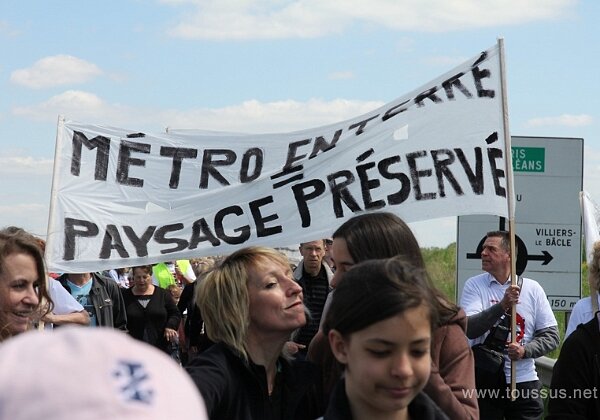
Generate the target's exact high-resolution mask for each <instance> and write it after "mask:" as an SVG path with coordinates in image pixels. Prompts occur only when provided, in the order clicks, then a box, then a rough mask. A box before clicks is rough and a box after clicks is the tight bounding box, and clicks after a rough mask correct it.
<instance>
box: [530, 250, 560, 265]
mask: <svg viewBox="0 0 600 420" xmlns="http://www.w3.org/2000/svg"><path fill="white" fill-rule="evenodd" d="M542 254H543V255H528V256H527V259H528V260H530V261H544V262H543V263H542V265H548V263H549V262H550V261H552V260H553V259H554V257H553V256H552V255H550V253H549V252H548V251H542Z"/></svg>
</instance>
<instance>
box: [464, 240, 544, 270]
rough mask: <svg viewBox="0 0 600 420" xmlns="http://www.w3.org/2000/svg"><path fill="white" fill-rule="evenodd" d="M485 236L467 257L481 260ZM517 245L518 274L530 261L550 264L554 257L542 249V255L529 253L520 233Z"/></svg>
mask: <svg viewBox="0 0 600 420" xmlns="http://www.w3.org/2000/svg"><path fill="white" fill-rule="evenodd" d="M485 238H486V237H485V236H484V237H483V238H482V239H481V241H479V244H478V245H477V249H476V250H475V252H468V253H467V259H469V260H479V259H481V251H482V250H483V243H484V242H485ZM515 239H516V242H517V244H516V246H517V267H516V268H517V275H519V276H520V275H521V274H523V272H524V271H525V268H526V267H527V262H528V261H543V262H542V265H548V263H549V262H550V261H552V260H553V259H554V257H553V256H552V255H550V253H549V252H548V251H542V255H529V253H528V252H527V247H526V246H525V242H523V240H521V238H519V235H515Z"/></svg>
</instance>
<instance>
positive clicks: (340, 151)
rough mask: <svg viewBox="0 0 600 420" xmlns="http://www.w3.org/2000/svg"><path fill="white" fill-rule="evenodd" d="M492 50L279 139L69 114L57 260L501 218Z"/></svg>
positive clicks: (52, 239)
mask: <svg viewBox="0 0 600 420" xmlns="http://www.w3.org/2000/svg"><path fill="white" fill-rule="evenodd" d="M499 78H500V75H499V64H498V51H497V48H496V47H494V48H491V49H489V50H487V51H485V52H483V53H482V54H480V55H478V56H477V57H475V58H473V59H472V60H470V61H468V62H466V63H465V64H463V65H462V66H459V67H457V68H456V69H454V70H453V71H452V72H449V73H447V74H445V75H443V76H441V77H439V78H438V79H436V80H434V81H432V82H431V83H429V84H427V85H425V86H424V87H422V88H420V89H417V90H415V91H413V92H411V93H410V94H408V95H405V96H404V97H402V98H399V99H398V100H396V101H393V102H391V103H390V104H387V105H385V106H384V107H382V108H380V109H378V110H375V111H373V112H372V113H369V114H367V115H364V116H361V117H358V118H355V119H352V120H349V121H344V122H341V123H336V124H331V125H329V126H324V127H319V128H315V129H308V130H303V131H298V132H293V133H283V134H235V133H215V132H205V131H200V130H169V132H168V133H164V134H148V133H140V132H137V131H131V130H125V129H118V128H111V127H99V126H93V125H86V124H81V123H76V122H72V121H62V120H61V121H60V122H59V130H58V136H57V154H56V156H55V175H54V182H53V192H52V203H51V221H50V225H49V231H48V253H47V258H48V263H49V268H50V269H52V270H56V271H75V272H81V271H94V270H100V269H105V268H114V267H120V266H131V265H134V264H139V263H152V262H158V261H164V260H172V259H177V258H190V257H193V256H200V255H215V254H223V253H228V252H231V251H232V250H234V249H236V248H239V247H241V246H248V245H254V244H262V245H270V246H279V245H289V244H295V243H298V242H300V241H305V240H312V239H316V238H320V237H324V236H327V235H329V234H331V232H332V230H334V229H335V227H337V226H339V224H341V223H342V222H343V221H344V220H346V219H348V218H350V217H352V216H354V215H355V214H357V213H361V212H365V211H377V210H385V211H391V212H394V213H396V214H398V215H400V216H401V217H402V218H404V219H405V220H406V221H408V222H411V221H417V220H424V219H430V218H436V217H443V216H449V215H462V214H473V213H480V214H498V215H503V216H505V215H506V212H507V205H506V198H507V197H506V194H507V192H506V174H505V167H506V166H505V165H506V163H505V156H504V143H503V138H504V136H503V131H502V114H501V106H500V96H501V92H500V81H499Z"/></svg>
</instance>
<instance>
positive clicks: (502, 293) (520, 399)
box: [460, 231, 559, 420]
mask: <svg viewBox="0 0 600 420" xmlns="http://www.w3.org/2000/svg"><path fill="white" fill-rule="evenodd" d="M481 268H482V269H483V270H484V271H486V272H485V273H483V274H479V275H477V276H475V277H471V278H470V279H468V280H467V282H466V283H465V287H464V289H463V293H462V296H461V301H460V303H461V306H462V307H463V308H464V310H465V312H466V313H467V316H469V318H468V320H469V321H468V324H467V337H468V338H469V339H470V340H469V341H470V343H471V346H473V345H475V344H479V343H483V342H484V341H485V339H486V337H487V336H488V334H489V332H490V329H492V328H493V327H494V326H496V325H497V324H498V323H499V322H500V320H501V318H502V317H503V315H505V314H506V313H508V314H509V313H510V309H511V306H512V304H513V302H515V303H516V304H517V307H516V312H517V320H516V324H517V331H516V335H517V337H516V339H515V340H514V341H515V342H514V343H513V342H512V341H513V340H511V339H510V337H509V338H508V340H509V342H508V343H507V344H505V345H504V376H505V378H504V379H505V383H503V384H502V385H501V386H502V388H501V394H500V395H499V396H497V397H495V398H494V396H490V395H489V394H485V396H484V394H483V393H482V392H481V390H479V391H480V395H479V398H478V403H479V411H480V415H481V418H482V419H486V420H495V419H498V420H501V419H541V418H542V415H543V411H544V406H543V402H542V399H541V395H540V392H539V391H540V390H541V383H540V381H539V380H538V376H537V372H536V370H535V361H534V359H535V358H536V357H540V356H543V355H544V354H547V353H548V352H550V351H552V350H554V349H555V348H557V347H558V343H559V334H558V327H557V322H556V318H555V317H554V313H553V312H552V308H551V307H550V303H549V302H548V299H547V297H546V294H545V292H544V290H543V289H542V287H541V286H540V284H539V283H538V282H536V281H535V280H532V279H528V278H523V279H522V283H521V286H520V287H519V286H518V285H513V284H511V283H512V282H511V262H510V238H509V234H508V232H504V231H493V232H488V233H487V235H486V239H485V242H484V244H483V249H482V251H481ZM511 360H514V361H515V368H516V382H517V393H516V397H517V398H516V399H515V401H511V400H510V398H509V397H510V394H509V392H508V390H509V388H508V385H507V384H509V383H510V373H511V372H510V369H511ZM476 368H477V365H476Z"/></svg>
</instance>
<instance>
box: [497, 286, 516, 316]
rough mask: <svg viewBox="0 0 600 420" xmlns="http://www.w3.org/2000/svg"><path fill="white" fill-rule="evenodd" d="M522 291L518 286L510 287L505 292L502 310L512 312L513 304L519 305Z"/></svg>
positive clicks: (501, 302)
mask: <svg viewBox="0 0 600 420" xmlns="http://www.w3.org/2000/svg"><path fill="white" fill-rule="evenodd" d="M520 291H521V288H520V287H519V286H517V285H516V284H515V285H510V286H508V288H507V289H506V291H505V292H504V297H502V300H501V301H500V304H501V305H502V309H504V312H508V311H510V308H511V307H512V305H513V303H515V304H517V303H519V293H520Z"/></svg>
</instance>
